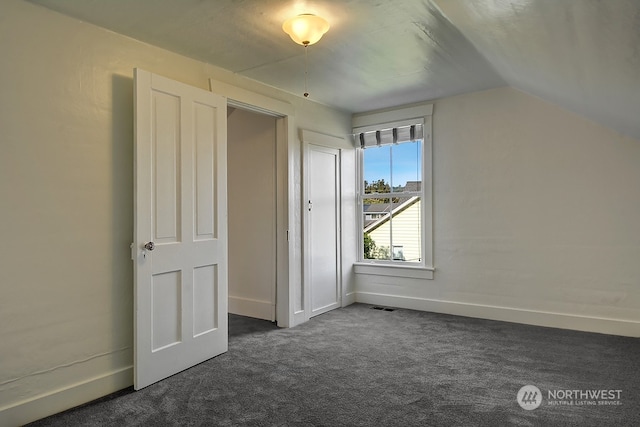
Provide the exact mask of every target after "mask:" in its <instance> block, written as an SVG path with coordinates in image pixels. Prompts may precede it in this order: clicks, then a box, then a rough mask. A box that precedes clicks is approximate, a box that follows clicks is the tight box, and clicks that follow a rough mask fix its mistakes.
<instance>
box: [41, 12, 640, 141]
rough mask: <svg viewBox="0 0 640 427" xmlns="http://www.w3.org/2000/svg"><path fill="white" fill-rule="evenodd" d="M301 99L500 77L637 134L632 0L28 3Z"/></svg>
mask: <svg viewBox="0 0 640 427" xmlns="http://www.w3.org/2000/svg"><path fill="white" fill-rule="evenodd" d="M29 1H31V2H32V3H36V4H40V5H43V6H46V7H48V8H51V9H53V10H56V11H59V12H61V13H64V14H66V15H70V16H73V17H76V18H78V19H81V20H83V21H87V22H90V23H93V24H96V25H99V26H102V27H105V28H108V29H110V30H112V31H115V32H118V33H121V34H124V35H127V36H129V37H132V38H135V39H138V40H141V41H144V42H147V43H150V44H153V45H156V46H160V47H163V48H166V49H168V50H171V51H174V52H178V53H181V54H183V55H185V56H189V57H192V58H195V59H198V60H201V61H204V62H207V63H210V64H213V65H216V66H219V67H222V68H225V69H227V70H230V71H233V72H235V73H237V74H240V75H243V76H246V77H249V78H252V79H255V80H258V81H261V82H263V83H266V84H268V85H271V86H275V87H278V88H280V89H282V90H285V91H287V92H291V93H293V94H296V95H299V96H302V93H303V92H304V48H303V47H302V46H299V45H296V44H295V43H294V42H293V41H291V39H289V37H288V36H287V35H286V34H285V33H284V32H282V29H281V25H282V22H283V21H284V20H285V19H287V18H289V17H291V16H293V15H297V14H299V13H316V14H318V15H321V16H323V17H325V18H326V19H327V20H328V21H329V22H330V24H331V29H330V30H329V32H328V33H327V34H325V36H324V37H323V38H322V40H320V42H319V43H318V44H316V45H314V46H311V47H309V49H308V53H309V58H308V59H309V92H310V94H311V96H310V97H311V99H313V100H315V101H318V102H321V103H324V104H327V105H330V106H333V107H336V108H339V109H342V110H345V111H349V112H362V111H367V110H372V109H378V108H384V107H390V106H395V105H400V104H406V103H411V102H417V101H423V100H432V99H436V98H442V97H446V96H452V95H456V94H461V93H466V92H473V91H478V90H483V89H488V88H492V87H498V86H504V85H510V86H512V87H515V88H517V89H520V90H523V91H525V92H528V93H530V94H532V95H534V96H538V97H540V98H543V99H545V100H547V101H550V102H553V103H556V104H558V105H560V106H562V107H564V108H566V109H569V110H571V111H574V112H576V113H578V114H581V115H583V116H586V117H588V118H591V119H592V120H595V121H599V122H601V123H603V124H605V125H607V126H609V127H612V128H614V129H617V130H618V131H620V132H622V133H625V134H628V135H631V136H634V137H635V138H637V139H640V118H639V117H638V116H639V112H640V0H473V1H471V0H422V1H420V0H393V1H383V0H377V1H373V0H343V1H339V0H319V1H301V0H164V1H158V0H108V1H105V0H29Z"/></svg>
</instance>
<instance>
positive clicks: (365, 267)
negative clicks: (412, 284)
mask: <svg viewBox="0 0 640 427" xmlns="http://www.w3.org/2000/svg"><path fill="white" fill-rule="evenodd" d="M353 271H354V273H355V274H369V275H372V276H391V277H406V278H409V279H425V280H431V279H433V271H434V269H433V268H430V267H424V266H421V265H420V266H419V265H404V264H400V263H394V264H391V263H388V264H383V263H381V262H375V263H374V262H358V263H355V264H353Z"/></svg>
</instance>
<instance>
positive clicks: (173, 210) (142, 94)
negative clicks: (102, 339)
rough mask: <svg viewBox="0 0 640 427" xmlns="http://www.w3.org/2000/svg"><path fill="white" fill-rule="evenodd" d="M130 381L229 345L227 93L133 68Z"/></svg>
mask: <svg viewBox="0 0 640 427" xmlns="http://www.w3.org/2000/svg"><path fill="white" fill-rule="evenodd" d="M134 75H135V79H134V84H135V125H134V126H135V151H134V152H135V160H134V163H135V165H134V167H135V178H134V179H135V182H134V201H135V207H134V215H135V218H134V242H133V244H132V257H133V259H134V293H135V301H134V307H135V313H134V328H135V331H134V359H135V360H134V387H135V389H136V390H138V389H140V388H143V387H146V386H148V385H150V384H153V383H155V382H157V381H160V380H162V379H164V378H166V377H168V376H171V375H173V374H175V373H177V372H180V371H182V370H184V369H187V368H189V367H191V366H193V365H196V364H198V363H200V362H203V361H205V360H207V359H210V358H212V357H214V356H217V355H219V354H221V353H224V352H226V351H227V348H228V330H227V190H226V188H227V186H226V176H227V170H226V162H227V153H226V143H227V142H226V131H227V129H226V120H227V118H226V107H227V105H226V99H225V98H223V97H221V96H219V95H215V94H213V93H211V92H208V91H205V90H202V89H198V88H195V87H191V86H188V85H185V84H182V83H178V82H175V81H173V80H170V79H167V78H164V77H160V76H157V75H155V74H151V73H149V72H146V71H142V70H139V69H136V70H135V71H134Z"/></svg>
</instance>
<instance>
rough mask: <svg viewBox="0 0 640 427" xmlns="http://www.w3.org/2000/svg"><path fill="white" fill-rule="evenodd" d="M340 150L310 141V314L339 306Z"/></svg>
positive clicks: (308, 201) (313, 314) (308, 157)
mask: <svg viewBox="0 0 640 427" xmlns="http://www.w3.org/2000/svg"><path fill="white" fill-rule="evenodd" d="M339 165H340V151H339V150H336V149H333V148H327V147H322V146H318V145H313V144H308V146H307V169H308V173H307V175H306V178H307V180H308V182H307V188H308V200H307V203H308V207H307V215H308V218H307V224H308V226H307V234H308V242H307V250H308V256H307V269H308V272H307V273H308V274H307V280H308V281H309V283H310V285H309V292H310V298H309V301H310V306H311V313H310V316H316V315H318V314H322V313H325V312H327V311H329V310H333V309H334V308H337V307H339V306H340V302H341V298H340V295H341V292H340V273H339V272H340V255H339V249H340V175H339V170H340V168H339Z"/></svg>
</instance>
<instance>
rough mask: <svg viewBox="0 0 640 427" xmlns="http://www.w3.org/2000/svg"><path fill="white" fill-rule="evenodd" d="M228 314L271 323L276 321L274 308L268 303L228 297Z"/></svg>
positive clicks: (273, 305)
mask: <svg viewBox="0 0 640 427" xmlns="http://www.w3.org/2000/svg"><path fill="white" fill-rule="evenodd" d="M229 313H231V314H238V315H240V316H248V317H255V318H256V319H264V320H269V321H271V322H273V321H274V320H276V306H275V304H273V303H271V302H269V301H259V300H254V299H249V298H241V297H234V296H229Z"/></svg>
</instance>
